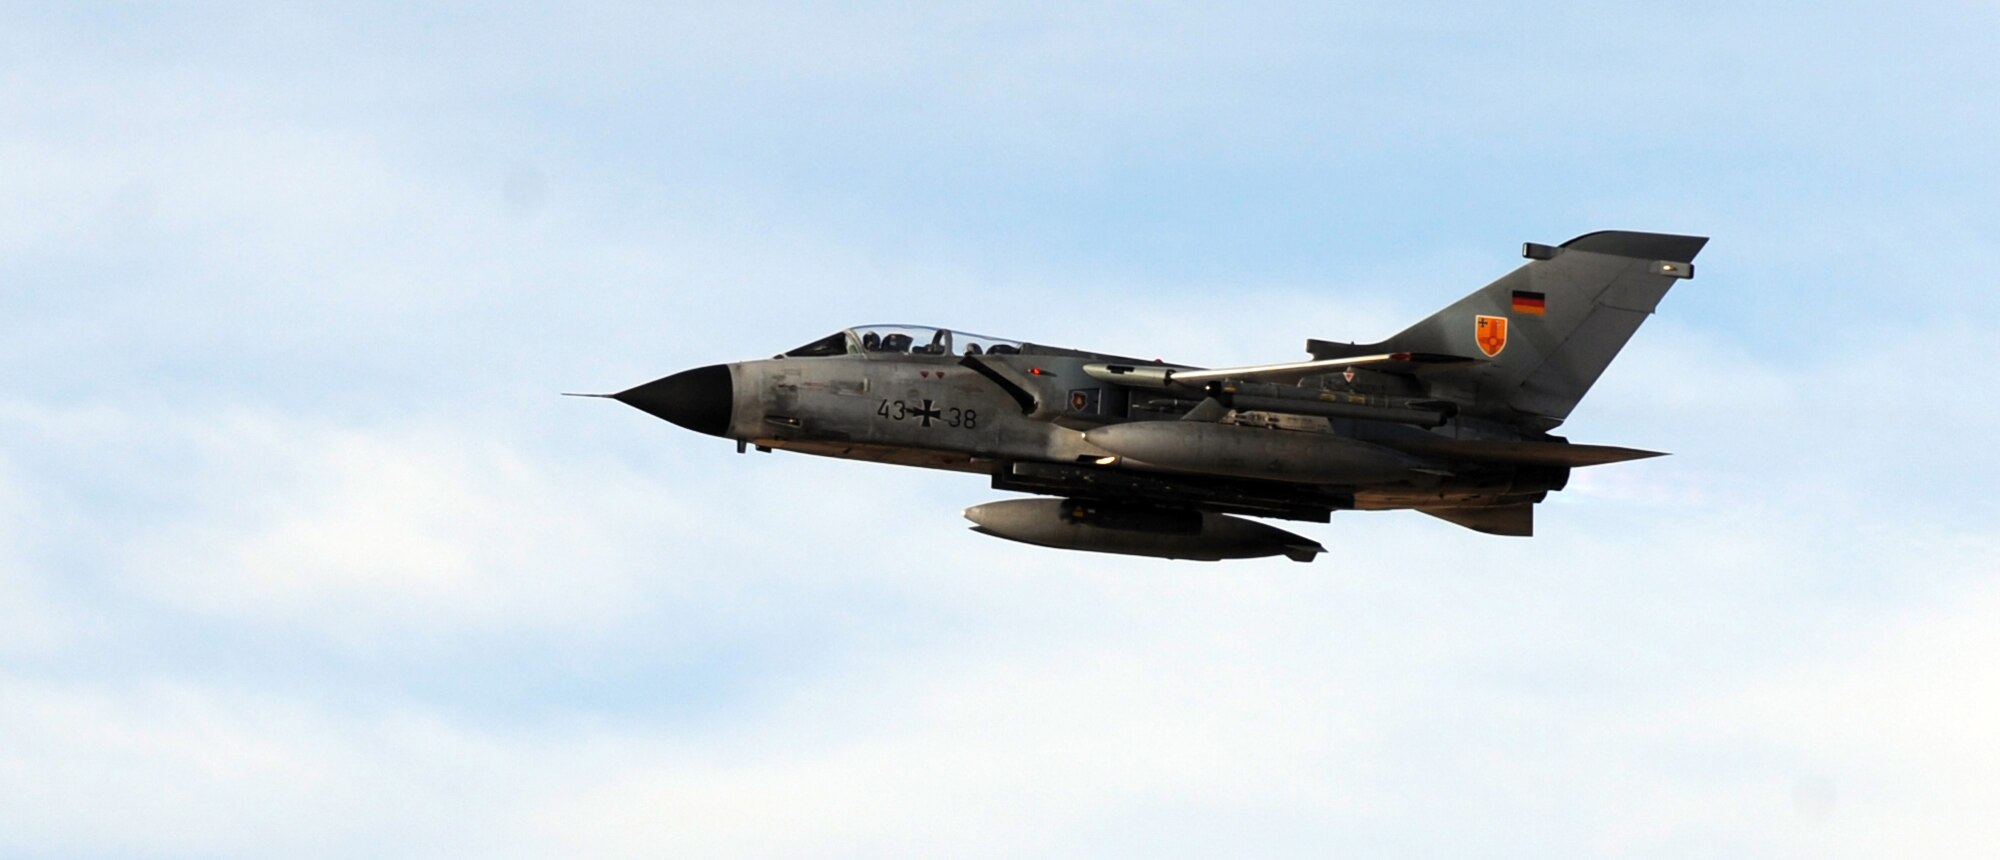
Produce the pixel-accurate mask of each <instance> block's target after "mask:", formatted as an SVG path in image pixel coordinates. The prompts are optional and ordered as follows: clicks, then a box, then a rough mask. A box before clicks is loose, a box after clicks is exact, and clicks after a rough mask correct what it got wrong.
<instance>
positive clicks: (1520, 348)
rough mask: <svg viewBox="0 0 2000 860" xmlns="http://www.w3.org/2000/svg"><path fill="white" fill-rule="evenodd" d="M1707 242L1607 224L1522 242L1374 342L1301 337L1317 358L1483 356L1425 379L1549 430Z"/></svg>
mask: <svg viewBox="0 0 2000 860" xmlns="http://www.w3.org/2000/svg"><path fill="white" fill-rule="evenodd" d="M1707 243H1708V239H1707V238H1705V237H1700V236H1675V235H1668V234H1663V233H1630V232H1623V231H1617V230H1607V231H1603V232H1598V233H1590V234H1587V235H1583V236H1578V237H1577V238H1575V239H1571V240H1569V241H1568V242H1564V243H1563V244H1562V246H1561V247H1550V246H1547V245H1537V244H1533V243H1529V244H1527V245H1525V246H1523V248H1522V255H1523V256H1525V257H1527V258H1529V262H1528V264H1527V265H1525V266H1522V267H1520V268H1518V269H1515V270H1514V271H1512V272H1509V273H1508V274H1507V275H1506V276H1505V277H1502V278H1501V279H1499V280H1497V281H1494V282H1493V283H1491V284H1488V285H1486V286H1485V287H1483V288H1481V289H1480V290H1478V291H1477V292H1474V293H1473V294H1471V295H1469V296H1466V297H1465V298H1462V299H1459V300H1458V301H1457V302H1456V303H1454V304H1453V305H1452V306H1450V307H1448V308H1445V309H1444V310H1442V311H1439V312H1437V313H1436V314H1433V315H1431V316H1430V317H1429V318H1428V319H1425V320H1424V321H1422V322H1419V323H1417V324H1416V325H1413V326H1410V327H1409V328H1408V329H1405V330H1403V332H1402V333H1400V334H1397V335H1396V336H1395V337H1392V338H1389V339H1388V340H1385V341H1382V342H1381V343H1377V344H1365V345H1352V344H1343V343H1330V342H1327V341H1318V340H1315V341H1310V342H1308V343H1307V344H1306V348H1307V349H1309V350H1311V351H1312V353H1313V357H1314V358H1317V359H1329V358H1343V357H1347V356H1350V355H1365V354H1370V353H1382V352H1412V353H1442V354H1446V355H1462V356H1469V357H1474V358H1483V359H1486V360H1484V361H1481V362H1479V363H1477V364H1475V365H1473V366H1471V367H1467V368H1464V369H1457V370H1446V371H1440V372H1438V373H1435V374H1431V375H1427V376H1426V377H1425V379H1426V381H1427V382H1429V383H1430V384H1431V386H1432V395H1433V396H1436V397H1447V398H1450V399H1452V400H1456V401H1459V402H1461V403H1465V404H1468V408H1467V411H1470V412H1488V413H1500V414H1506V413H1513V416H1512V417H1514V418H1516V419H1517V420H1524V421H1525V422H1526V423H1528V424H1531V425H1534V426H1538V427H1540V428H1541V429H1550V428H1553V427H1555V426H1556V425H1558V424H1561V423H1562V421H1563V419H1565V418H1567V417H1569V413H1570V410H1572V409H1574V408H1576V404H1577V401H1579V400H1581V399H1583V395H1584V392H1586V391H1589V390H1590V386H1591V384H1593V383H1595V382H1596V381H1597V377H1598V376H1599V375H1600V374H1602V373H1603V372H1604V368H1605V367H1607V366H1609V365H1610V364H1611V359H1613V358H1614V357H1616V356H1617V355H1618V351H1619V350H1620V349H1622V348H1624V346H1625V342H1626V341H1628V340H1631V338H1632V333H1633V332H1636V331H1638V330H1639V324H1640V323H1642V322H1645V320H1646V317H1647V315H1649V314H1651V313H1652V312H1653V308H1654V307H1656V306H1657V305H1658V304H1659V302H1660V299H1661V297H1663V296H1665V295H1666V294H1667V289H1668V288H1669V287H1672V286H1673V284H1674V281H1676V280H1680V279H1684V278H1692V277H1694V266H1693V261H1694V258H1695V255H1696V254H1698V253H1700V252H1701V248H1702V246H1703V245H1705V244H1707Z"/></svg>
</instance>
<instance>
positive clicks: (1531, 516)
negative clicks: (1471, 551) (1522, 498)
mask: <svg viewBox="0 0 2000 860" xmlns="http://www.w3.org/2000/svg"><path fill="white" fill-rule="evenodd" d="M1417 510H1420V511H1423V512H1424V513H1427V514H1430V515H1431V516H1434V517H1437V518H1438V519H1441V520H1444V521H1445V522H1448V523H1451V524H1453V525H1461V526H1464V527H1466V528H1469V529H1471V530H1473V531H1476V532H1485V533H1487V534H1490V535H1503V536H1506V537H1534V536H1535V506H1534V505H1532V504H1527V503H1522V504H1518V505H1494V506H1492V507H1485V508H1418V509H1417Z"/></svg>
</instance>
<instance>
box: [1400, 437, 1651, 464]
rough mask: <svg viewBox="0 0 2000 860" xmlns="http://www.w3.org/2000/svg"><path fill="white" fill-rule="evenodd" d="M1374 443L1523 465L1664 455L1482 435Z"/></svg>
mask: <svg viewBox="0 0 2000 860" xmlns="http://www.w3.org/2000/svg"><path fill="white" fill-rule="evenodd" d="M1369 441H1371V442H1374V443H1375V444H1377V445H1381V446H1383V447H1387V448H1394V449H1396V450H1398V451H1401V452H1403V453H1405V454H1416V455H1418V456H1422V457H1432V458H1436V459H1440V460H1469V461H1472V462H1475V463H1511V464H1515V465H1523V466H1602V465H1604V464H1606V463H1622V462H1625V461H1627V460H1644V459H1646V458H1648V457H1664V456H1666V452H1664V451H1641V450H1639V449H1637V448H1620V447H1617V446H1615V445H1571V444H1569V443H1568V442H1509V441H1503V440H1497V439H1496V440H1483V439H1470V440H1466V439H1440V438H1436V437H1424V436H1412V437H1407V438H1398V439H1371V440H1369Z"/></svg>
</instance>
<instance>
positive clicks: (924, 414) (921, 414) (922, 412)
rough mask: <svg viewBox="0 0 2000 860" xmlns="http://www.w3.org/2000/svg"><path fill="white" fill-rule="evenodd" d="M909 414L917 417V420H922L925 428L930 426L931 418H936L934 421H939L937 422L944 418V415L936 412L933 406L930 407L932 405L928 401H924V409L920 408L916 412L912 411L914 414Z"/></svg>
mask: <svg viewBox="0 0 2000 860" xmlns="http://www.w3.org/2000/svg"><path fill="white" fill-rule="evenodd" d="M910 414H911V415H915V416H917V417H918V418H922V419H924V426H925V427H929V426H931V419H933V418H936V419H939V420H942V419H943V418H944V413H942V412H939V411H938V410H937V407H935V406H932V405H931V402H930V401H929V400H925V401H924V408H922V409H918V410H916V411H914V412H911V413H910Z"/></svg>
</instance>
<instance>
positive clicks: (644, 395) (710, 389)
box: [612, 364, 736, 436]
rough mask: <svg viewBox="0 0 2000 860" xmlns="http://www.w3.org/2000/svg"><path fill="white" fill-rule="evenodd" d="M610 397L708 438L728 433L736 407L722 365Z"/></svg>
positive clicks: (713, 365)
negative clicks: (730, 419)
mask: <svg viewBox="0 0 2000 860" xmlns="http://www.w3.org/2000/svg"><path fill="white" fill-rule="evenodd" d="M612 396H613V397H616V398H618V400H619V401H620V402H623V403H624V404H625V405H627V406H633V407H637V408H639V409H643V410H645V411H647V412H650V413H652V414H654V415H656V416H659V417H661V418H665V419H667V420H668V421H672V422H674V423H675V424H679V425H681V426H682V427H686V428H687V429H689V430H693V431H695V432H696V433H707V434H708V435H710V436H722V435H724V434H726V433H728V432H729V418H730V413H731V411H732V410H733V408H734V407H735V405H736V389H735V388H734V386H732V385H730V383H729V366H728V365H723V364H711V365H709V366H707V367H697V368H695V369H693V370H683V371H681V372H679V373H676V374H674V375H672V376H669V377H666V378H665V379H655V380H653V381H652V382H648V383H646V384H645V385H641V386H639V387H637V388H632V389H628V390H625V391H621V392H619V393H617V394H614V395H612Z"/></svg>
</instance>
